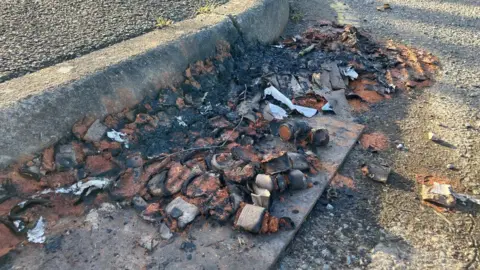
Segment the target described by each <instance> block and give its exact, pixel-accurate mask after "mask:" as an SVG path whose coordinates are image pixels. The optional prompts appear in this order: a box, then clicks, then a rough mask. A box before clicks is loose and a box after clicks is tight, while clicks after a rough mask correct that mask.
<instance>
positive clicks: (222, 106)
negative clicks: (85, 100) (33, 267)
mask: <svg viewBox="0 0 480 270" xmlns="http://www.w3.org/2000/svg"><path fill="white" fill-rule="evenodd" d="M232 55H233V56H232ZM436 68H437V60H436V58H435V57H433V56H432V55H430V54H428V53H426V52H423V51H420V50H415V49H412V48H408V47H406V46H403V45H396V44H393V43H391V42H387V43H385V44H379V43H376V42H374V41H373V40H372V39H371V38H369V37H368V36H367V35H366V34H364V33H362V32H360V31H359V30H358V29H356V28H355V27H352V26H339V25H335V24H334V23H331V22H322V23H320V25H319V26H318V28H315V29H311V30H308V31H307V32H305V33H303V34H302V35H299V36H295V37H292V38H288V39H284V40H283V41H281V42H280V43H279V44H277V45H274V46H258V47H255V48H248V49H245V48H244V46H243V45H242V43H241V42H239V43H238V44H234V45H230V44H227V43H224V42H219V44H218V48H217V55H216V56H215V57H213V58H211V59H207V60H205V61H199V62H197V63H195V64H193V65H191V66H190V67H189V68H188V69H187V70H186V71H185V81H184V83H182V84H181V85H179V86H176V87H172V88H170V89H163V90H161V91H159V94H158V96H151V97H147V98H145V100H144V101H143V102H141V103H140V104H138V105H137V106H135V107H134V108H127V109H125V110H124V111H122V112H120V113H115V114H111V115H108V116H107V117H106V118H104V119H94V118H90V117H85V118H84V119H82V120H81V121H79V122H78V123H77V124H75V125H74V126H73V128H72V133H73V136H71V137H70V138H66V139H63V140H61V141H60V142H58V143H56V144H55V145H54V146H52V147H49V148H47V149H45V150H44V151H43V152H42V153H41V154H39V155H38V156H35V157H34V158H32V159H30V160H28V161H27V162H19V163H18V164H17V165H15V166H12V167H11V168H9V169H8V170H7V171H5V172H3V174H2V175H1V178H0V181H1V182H0V183H1V185H0V203H1V204H0V205H1V207H0V209H1V212H0V215H1V216H2V217H1V219H0V221H1V223H0V229H2V233H6V234H7V233H10V234H13V235H15V236H14V237H13V236H12V239H17V238H18V239H21V238H22V237H28V238H29V239H30V236H31V235H33V234H34V233H36V234H35V235H33V236H32V238H31V239H32V241H34V242H35V241H36V242H42V239H43V240H44V238H42V233H41V231H42V228H43V227H46V229H47V230H48V227H49V225H51V224H54V223H55V222H56V220H58V219H59V218H61V217H63V216H71V215H82V214H84V212H85V211H86V210H87V209H89V208H92V207H95V206H98V205H99V204H101V203H102V202H106V201H117V202H119V203H120V204H121V205H123V206H128V205H132V206H133V207H134V208H135V209H136V210H137V211H138V212H139V214H140V215H141V216H142V217H143V218H144V219H145V220H148V221H151V222H154V223H157V224H159V226H161V231H164V232H165V233H164V235H168V236H169V237H171V233H169V232H168V233H167V232H166V231H168V230H170V231H172V232H173V231H179V230H184V229H185V228H187V227H188V225H189V224H190V223H191V222H192V221H194V219H195V218H196V217H197V216H199V215H202V216H204V217H207V218H209V219H210V220H217V221H218V222H220V223H222V224H233V225H234V226H235V227H236V228H240V229H244V230H247V231H250V232H254V233H273V232H277V231H278V230H281V229H291V228H293V226H295V224H293V223H292V221H291V220H289V219H288V218H284V217H275V216H273V215H271V214H270V213H269V207H270V206H271V203H272V200H273V199H274V198H275V197H277V196H279V195H280V194H282V193H284V192H287V191H289V190H302V189H307V188H309V187H312V186H313V185H314V184H315V183H313V182H312V181H311V179H312V178H311V176H312V175H315V174H316V173H318V172H319V171H321V170H322V166H321V162H320V161H319V159H318V157H317V156H316V154H315V152H314V151H313V150H314V149H315V148H317V147H327V146H328V143H329V140H330V136H334V135H333V134H329V133H328V130H326V129H322V128H321V127H312V126H311V125H310V124H309V123H308V121H307V120H308V119H309V118H311V117H321V115H322V114H337V115H339V116H341V117H345V118H349V117H351V115H352V114H353V113H356V112H362V111H364V110H368V109H369V107H370V105H371V104H373V103H376V102H380V101H381V100H383V99H385V98H390V97H391V96H392V95H394V94H395V92H396V91H408V90H410V89H414V88H418V87H424V86H427V85H429V84H430V83H431V81H432V76H433V74H434V72H435V70H436ZM300 192H301V191H300ZM39 224H40V225H41V226H42V228H39V226H40V225H39ZM12 241H13V240H12ZM13 242H15V241H13Z"/></svg>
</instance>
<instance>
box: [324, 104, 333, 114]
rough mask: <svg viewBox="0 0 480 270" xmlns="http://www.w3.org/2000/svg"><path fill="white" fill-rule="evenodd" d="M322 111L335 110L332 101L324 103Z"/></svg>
mask: <svg viewBox="0 0 480 270" xmlns="http://www.w3.org/2000/svg"><path fill="white" fill-rule="evenodd" d="M322 111H324V112H333V108H332V106H330V103H328V102H327V104H325V105H323V107H322Z"/></svg>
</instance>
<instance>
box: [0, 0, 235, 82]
mask: <svg viewBox="0 0 480 270" xmlns="http://www.w3.org/2000/svg"><path fill="white" fill-rule="evenodd" d="M227 1H228V0H182V1H178V0H143V1H137V0H102V1H98V0H41V1H16V0H15V1H14V0H2V1H1V4H0V18H1V19H0V82H2V81H5V80H7V79H10V78H14V77H18V76H21V75H24V74H26V73H29V72H33V71H36V70H38V69H41V68H44V67H47V66H50V65H53V64H56V63H59V62H61V61H64V60H67V59H71V58H75V57H78V56H80V55H83V54H86V53H88V52H90V51H92V50H96V49H99V48H103V47H106V46H108V45H111V44H114V43H117V42H119V41H122V40H125V39H128V38H132V37H135V36H138V35H140V34H142V33H145V32H148V31H150V30H152V29H154V27H155V24H156V19H157V18H158V17H163V18H166V19H171V20H173V21H180V20H184V19H186V18H190V17H192V16H194V15H195V13H196V12H197V10H198V9H199V8H200V7H202V6H205V3H210V4H223V3H225V2H227Z"/></svg>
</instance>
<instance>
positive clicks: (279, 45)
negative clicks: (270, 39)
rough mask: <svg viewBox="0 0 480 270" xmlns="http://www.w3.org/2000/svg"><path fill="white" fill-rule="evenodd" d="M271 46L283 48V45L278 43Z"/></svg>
mask: <svg viewBox="0 0 480 270" xmlns="http://www.w3.org/2000/svg"><path fill="white" fill-rule="evenodd" d="M272 47H275V48H278V49H283V48H285V45H283V44H278V45H272Z"/></svg>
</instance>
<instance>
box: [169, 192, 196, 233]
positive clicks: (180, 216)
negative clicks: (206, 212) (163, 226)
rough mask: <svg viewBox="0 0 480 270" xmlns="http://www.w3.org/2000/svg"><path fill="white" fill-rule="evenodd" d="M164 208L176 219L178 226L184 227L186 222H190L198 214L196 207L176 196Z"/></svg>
mask: <svg viewBox="0 0 480 270" xmlns="http://www.w3.org/2000/svg"><path fill="white" fill-rule="evenodd" d="M165 210H166V211H167V214H169V215H171V216H172V217H173V218H174V219H176V220H177V221H178V226H179V227H180V228H185V226H187V224H188V223H190V222H192V221H193V220H194V219H195V217H196V216H197V215H198V214H200V211H199V209H198V207H196V206H195V205H193V204H190V203H187V202H186V201H184V200H183V199H182V198H180V197H177V198H176V199H175V200H173V201H172V202H171V203H169V204H168V205H167V207H166V209H165Z"/></svg>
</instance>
